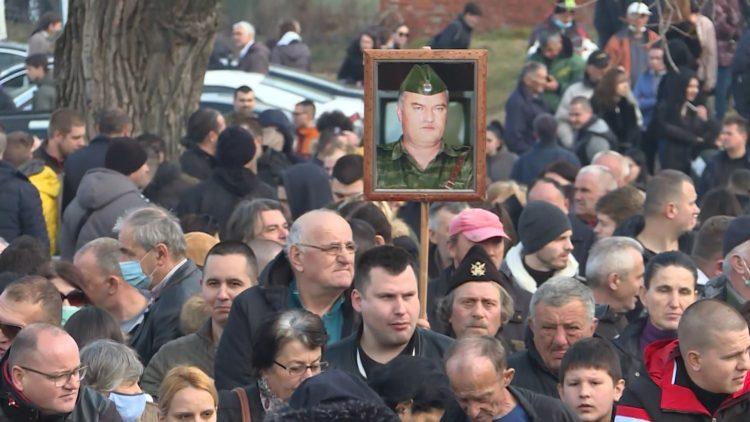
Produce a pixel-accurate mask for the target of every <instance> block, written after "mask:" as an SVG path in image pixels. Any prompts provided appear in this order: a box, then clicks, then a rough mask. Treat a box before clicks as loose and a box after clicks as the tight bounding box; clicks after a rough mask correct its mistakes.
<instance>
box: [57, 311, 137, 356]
mask: <svg viewBox="0 0 750 422" xmlns="http://www.w3.org/2000/svg"><path fill="white" fill-rule="evenodd" d="M63 328H64V329H65V331H67V332H68V334H70V336H71V337H73V340H75V341H76V344H78V348H79V349H82V348H83V347H84V346H85V345H87V344H89V343H91V342H92V341H94V340H100V339H109V340H112V341H116V342H118V343H125V336H124V335H123V333H122V330H121V329H120V324H119V323H118V322H117V321H116V320H115V318H114V317H113V316H112V315H110V314H109V312H107V311H105V310H104V309H102V308H97V307H96V306H87V307H85V308H83V309H81V310H80V311H78V312H76V313H75V314H74V315H73V316H71V317H70V319H68V322H66V323H65V326H64V327H63Z"/></svg>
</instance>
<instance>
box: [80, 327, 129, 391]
mask: <svg viewBox="0 0 750 422" xmlns="http://www.w3.org/2000/svg"><path fill="white" fill-rule="evenodd" d="M81 365H83V366H86V368H88V371H86V378H85V379H84V382H85V383H86V385H88V386H89V387H91V388H93V389H94V390H96V391H99V392H102V393H105V392H109V391H113V390H114V389H116V388H117V387H119V386H120V385H121V384H122V383H123V382H127V383H133V382H137V381H138V380H139V379H140V378H141V375H142V374H143V364H142V363H141V362H140V360H138V355H137V354H136V353H135V350H133V349H131V348H130V347H128V346H126V345H124V344H122V343H118V342H116V341H112V340H96V341H93V342H91V343H89V344H87V345H86V346H85V347H84V348H83V349H81Z"/></svg>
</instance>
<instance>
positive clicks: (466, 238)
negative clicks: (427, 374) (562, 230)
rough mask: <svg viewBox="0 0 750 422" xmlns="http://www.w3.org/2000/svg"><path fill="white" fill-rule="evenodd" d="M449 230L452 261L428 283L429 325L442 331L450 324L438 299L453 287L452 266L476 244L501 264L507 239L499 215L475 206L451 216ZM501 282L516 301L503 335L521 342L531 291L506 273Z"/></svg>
mask: <svg viewBox="0 0 750 422" xmlns="http://www.w3.org/2000/svg"><path fill="white" fill-rule="evenodd" d="M448 234H449V236H450V237H449V239H448V252H449V254H450V256H451V257H452V259H453V265H451V266H450V267H448V268H447V269H446V270H444V271H443V273H442V274H441V276H440V278H438V279H436V280H433V281H431V282H430V283H429V284H428V287H427V289H428V290H427V315H428V319H429V321H430V325H431V327H432V329H433V330H435V331H438V332H441V333H449V332H450V327H449V325H447V324H445V322H444V321H443V319H442V318H440V317H439V315H438V302H439V301H440V299H441V298H443V297H444V296H445V295H447V294H448V293H449V292H450V290H452V286H453V281H452V278H453V275H454V274H453V273H454V272H455V269H456V268H457V267H458V266H459V265H460V263H461V261H463V260H464V259H465V257H466V255H467V253H468V252H469V250H470V249H471V248H472V247H474V246H475V245H479V246H481V247H482V249H484V251H485V252H486V253H487V255H488V256H489V259H490V261H491V262H492V263H493V265H494V266H495V268H500V266H501V265H502V264H503V253H504V251H505V240H506V239H508V235H507V234H506V233H505V229H504V228H503V224H502V223H501V222H500V219H499V218H498V216H497V215H495V214H493V213H491V212H489V211H487V210H483V209H478V208H469V209H465V210H463V211H461V212H460V213H459V214H458V215H457V216H456V217H455V218H453V220H451V222H450V226H449V230H448ZM500 284H501V285H502V286H503V288H505V290H506V292H507V293H508V295H509V296H510V297H511V298H512V300H513V302H514V303H515V311H514V312H513V313H512V314H511V315H509V318H510V320H509V321H508V325H507V326H506V327H505V328H504V329H503V337H505V338H506V339H508V340H509V341H512V342H518V343H520V344H522V343H523V336H524V334H523V332H524V321H525V320H526V314H527V312H528V308H527V306H528V303H529V300H531V294H530V293H529V292H527V291H525V290H524V289H523V288H522V287H521V286H520V285H518V284H516V283H514V282H513V281H512V280H510V279H508V278H507V277H505V276H503V277H502V280H501V281H500ZM508 311H510V309H508Z"/></svg>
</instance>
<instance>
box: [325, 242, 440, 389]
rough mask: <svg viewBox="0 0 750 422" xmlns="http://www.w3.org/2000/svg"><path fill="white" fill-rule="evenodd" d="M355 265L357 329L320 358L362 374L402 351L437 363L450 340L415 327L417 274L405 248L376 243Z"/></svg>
mask: <svg viewBox="0 0 750 422" xmlns="http://www.w3.org/2000/svg"><path fill="white" fill-rule="evenodd" d="M357 264H358V268H357V273H356V275H355V277H354V290H353V291H352V306H353V307H354V309H355V310H356V311H357V312H359V313H360V314H361V315H362V328H361V329H360V330H359V332H358V333H355V334H352V335H351V336H349V337H347V338H345V339H343V340H342V341H340V342H339V343H336V344H334V345H333V346H331V347H330V348H329V349H328V350H327V351H326V354H325V360H327V361H328V362H329V363H330V364H331V365H332V366H333V367H335V368H338V369H341V370H343V371H347V372H349V373H350V374H352V375H355V376H358V377H361V378H363V379H367V378H368V376H369V375H372V373H373V371H375V370H376V369H378V368H382V367H383V366H384V365H386V364H388V362H390V361H391V360H393V359H395V358H396V357H397V356H401V355H405V356H419V357H423V358H426V359H430V360H433V361H435V363H440V362H442V360H443V355H444V354H445V351H446V350H447V349H448V348H449V347H450V345H451V344H452V343H453V340H452V339H451V338H450V337H447V336H444V335H442V334H438V333H436V332H434V331H430V330H425V329H423V328H418V327H417V320H418V318H419V307H420V305H419V297H418V295H417V275H416V272H415V271H414V266H413V265H412V262H411V256H410V255H409V253H408V252H406V251H405V250H403V249H401V248H397V247H395V246H378V247H375V248H373V249H370V250H368V251H367V252H365V253H363V254H362V256H360V257H359V259H358V261H357Z"/></svg>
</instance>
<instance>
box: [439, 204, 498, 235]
mask: <svg viewBox="0 0 750 422" xmlns="http://www.w3.org/2000/svg"><path fill="white" fill-rule="evenodd" d="M448 230H449V233H450V235H451V236H454V235H457V234H459V233H461V234H463V235H464V236H466V238H467V239H469V240H471V241H472V242H484V241H485V240H487V239H490V238H493V237H504V238H506V239H510V238H509V237H508V235H507V234H505V229H504V228H503V223H501V222H500V218H498V216H497V215H496V214H494V213H492V212H489V211H487V210H483V209H481V208H469V209H466V210H463V211H461V212H460V213H459V214H458V215H457V216H455V217H453V220H451V224H450V226H449V227H448Z"/></svg>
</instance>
